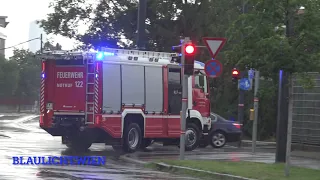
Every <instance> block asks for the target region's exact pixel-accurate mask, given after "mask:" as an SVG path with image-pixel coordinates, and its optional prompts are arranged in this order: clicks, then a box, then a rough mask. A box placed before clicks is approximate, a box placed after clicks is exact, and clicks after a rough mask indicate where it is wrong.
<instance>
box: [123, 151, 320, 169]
mask: <svg viewBox="0 0 320 180" xmlns="http://www.w3.org/2000/svg"><path fill="white" fill-rule="evenodd" d="M303 154H304V153H303V152H295V153H294V155H295V156H291V164H292V165H293V166H297V167H305V168H311V169H316V170H320V160H317V159H315V158H313V157H315V156H318V154H317V153H310V154H309V158H305V157H296V155H303ZM312 155H313V157H312ZM127 157H130V158H133V159H136V160H139V161H146V162H152V161H155V160H161V159H172V160H176V159H179V153H175V154H174V153H171V154H164V153H159V154H157V153H152V154H150V153H148V152H138V153H135V154H129V155H127ZM185 159H186V160H217V161H249V162H261V163H267V164H272V163H275V154H274V153H265V152H257V153H255V154H254V155H253V154H252V153H251V152H211V153H209V152H206V153H201V154H200V153H195V154H191V153H186V154H185Z"/></svg>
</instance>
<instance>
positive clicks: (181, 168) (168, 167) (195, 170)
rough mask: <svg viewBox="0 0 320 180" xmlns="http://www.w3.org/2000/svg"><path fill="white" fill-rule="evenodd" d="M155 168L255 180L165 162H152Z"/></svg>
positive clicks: (238, 179)
mask: <svg viewBox="0 0 320 180" xmlns="http://www.w3.org/2000/svg"><path fill="white" fill-rule="evenodd" d="M154 164H155V165H156V167H157V168H159V169H160V170H163V169H165V170H188V171H194V172H201V173H207V174H211V175H213V177H212V178H217V179H224V180H255V179H250V178H245V177H241V176H234V175H231V174H223V173H217V172H212V171H205V170H201V169H193V168H189V167H183V166H173V165H168V164H165V163H154Z"/></svg>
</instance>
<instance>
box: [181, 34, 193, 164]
mask: <svg viewBox="0 0 320 180" xmlns="http://www.w3.org/2000/svg"><path fill="white" fill-rule="evenodd" d="M188 41H190V38H188V37H186V38H184V41H183V43H182V45H181V53H182V56H181V65H182V72H183V73H182V74H183V78H182V108H181V112H180V117H181V119H180V122H181V123H180V125H181V132H180V156H179V159H180V160H184V152H185V143H186V140H185V139H186V120H187V117H186V115H187V106H188V75H185V73H184V65H185V50H184V48H185V44H186V43H187V42H188Z"/></svg>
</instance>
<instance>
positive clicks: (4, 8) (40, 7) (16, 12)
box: [0, 0, 73, 57]
mask: <svg viewBox="0 0 320 180" xmlns="http://www.w3.org/2000/svg"><path fill="white" fill-rule="evenodd" d="M50 1H51V0H0V16H8V19H7V21H9V24H8V26H7V28H6V29H5V30H4V31H5V33H6V35H7V40H6V47H9V46H13V45H16V44H19V43H21V42H24V41H27V40H29V37H28V36H29V24H30V22H32V21H34V20H37V19H43V18H45V17H46V14H47V13H48V12H50V9H49V8H48V5H49V2H50ZM54 39H55V42H59V43H60V44H61V45H62V47H63V49H72V47H73V41H72V40H70V39H66V38H63V37H54ZM18 48H28V43H26V44H24V45H20V46H18ZM12 50H13V49H7V50H6V57H10V56H11V55H12Z"/></svg>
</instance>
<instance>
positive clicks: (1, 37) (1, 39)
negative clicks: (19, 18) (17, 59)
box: [0, 16, 9, 56]
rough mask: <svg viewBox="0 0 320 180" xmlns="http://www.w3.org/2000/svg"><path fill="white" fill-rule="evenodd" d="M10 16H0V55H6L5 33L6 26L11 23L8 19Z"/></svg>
mask: <svg viewBox="0 0 320 180" xmlns="http://www.w3.org/2000/svg"><path fill="white" fill-rule="evenodd" d="M7 18H8V17H7V16H0V55H3V56H4V55H5V49H4V48H5V47H6V39H7V36H6V34H5V28H6V27H7V25H8V24H9V22H7V21H6V19H7Z"/></svg>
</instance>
